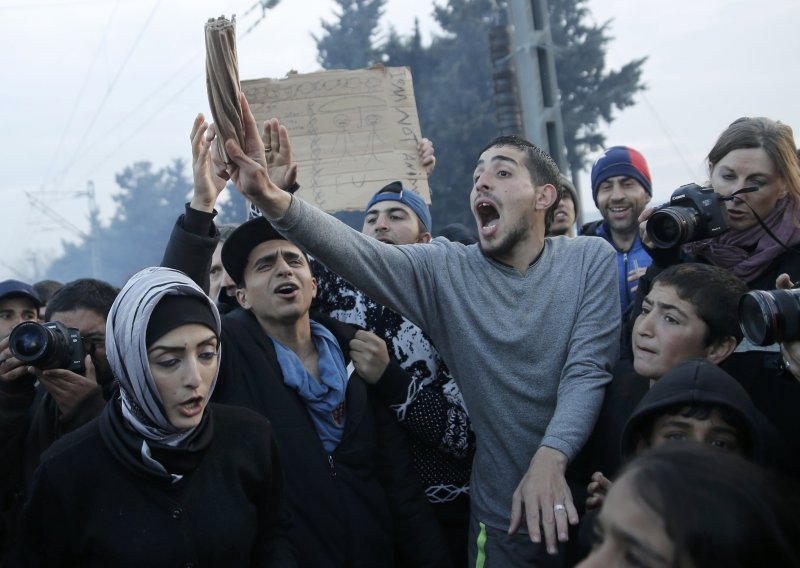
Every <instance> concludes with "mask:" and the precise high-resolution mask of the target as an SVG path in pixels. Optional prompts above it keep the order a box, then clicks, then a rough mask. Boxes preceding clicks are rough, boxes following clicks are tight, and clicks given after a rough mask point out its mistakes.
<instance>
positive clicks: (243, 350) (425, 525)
mask: <svg viewBox="0 0 800 568" xmlns="http://www.w3.org/2000/svg"><path fill="white" fill-rule="evenodd" d="M213 217H214V213H213V205H212V206H211V207H210V208H209V207H205V206H203V205H201V204H200V203H199V201H198V200H197V199H194V200H193V201H192V203H191V204H190V205H189V206H187V208H186V214H185V215H184V216H182V217H181V218H180V219H179V220H178V223H177V225H176V227H175V229H174V231H173V235H172V239H171V242H170V245H169V246H168V248H167V252H166V254H165V257H164V264H165V265H167V266H172V267H176V268H181V269H182V270H184V271H186V272H187V273H189V275H190V276H191V277H192V278H194V279H195V280H196V281H198V282H202V281H203V279H204V277H207V270H205V265H206V264H207V262H208V261H210V257H211V252H213V248H214V241H215V239H214V235H215V230H214V227H213ZM222 262H223V265H224V266H225V270H226V271H227V272H228V274H229V275H230V276H231V278H232V279H233V280H234V281H235V282H236V285H237V290H236V298H237V300H238V303H239V306H240V307H239V308H236V309H234V310H233V311H231V312H230V313H228V314H226V315H224V316H223V318H222V341H221V342H222V345H223V347H222V359H221V363H220V379H219V382H218V386H217V390H216V391H215V392H214V400H215V401H217V402H223V403H227V404H233V405H238V406H244V407H247V408H250V409H252V410H255V411H256V412H259V413H260V414H262V415H263V416H266V417H267V418H268V419H269V420H270V421H271V422H272V425H273V428H274V435H275V440H276V444H277V446H278V452H279V457H280V460H281V464H282V467H283V470H284V472H285V478H286V494H287V499H288V501H289V504H290V505H291V508H292V512H293V514H294V527H293V538H294V541H295V545H296V549H297V551H298V561H299V565H300V566H314V567H316V566H342V567H345V566H347V567H351V566H364V567H367V566H431V567H432V566H447V565H448V558H447V552H446V551H447V549H446V546H445V544H444V540H443V537H442V535H441V532H440V529H439V527H438V525H437V523H436V521H435V520H434V517H433V514H432V512H431V509H430V506H429V504H428V503H427V501H426V499H425V496H424V493H423V491H422V487H421V485H420V484H419V481H418V478H417V476H416V475H415V472H414V470H413V466H412V460H411V455H410V452H409V449H408V443H407V440H406V439H405V434H404V433H403V432H402V430H400V427H399V426H398V424H397V422H396V420H395V419H394V417H393V416H392V415H391V413H390V411H389V410H388V409H386V408H385V406H384V405H382V404H381V403H380V402H379V401H378V399H377V398H376V395H375V394H374V392H373V391H372V390H371V389H370V388H369V387H368V386H367V385H366V383H365V381H364V378H370V379H373V380H375V379H377V378H379V377H381V376H384V375H386V374H391V373H397V372H402V370H401V369H400V367H399V365H398V364H397V362H396V361H394V360H386V359H384V358H381V357H377V356H373V357H369V356H366V357H365V356H363V355H361V356H358V357H354V359H355V360H354V361H353V362H351V361H350V358H351V357H350V355H351V348H352V347H351V344H350V342H351V340H353V338H354V337H355V335H356V332H357V331H358V330H357V328H355V327H353V326H350V325H347V324H343V323H340V322H337V321H335V320H333V319H330V318H327V317H324V316H315V317H314V319H312V316H311V314H310V306H311V302H312V300H313V298H314V297H315V295H316V292H317V283H316V280H315V279H314V277H313V274H312V273H311V269H310V266H309V262H308V258H307V257H306V256H305V254H304V253H303V252H301V251H300V249H299V248H297V247H296V246H295V245H294V244H292V243H291V242H289V241H287V240H285V238H284V237H282V236H281V235H280V234H279V233H277V232H276V231H275V230H274V229H273V228H272V226H271V225H270V224H269V222H268V221H267V220H266V219H264V218H257V219H252V220H250V221H248V222H246V223H244V224H243V225H241V226H240V227H239V228H237V229H236V230H235V231H234V232H233V233H232V234H231V235H230V237H229V238H228V240H227V241H225V244H224V245H223V248H222ZM359 333H365V332H363V331H362V332H359ZM354 368H355V371H354ZM353 371H354V372H353ZM362 377H364V378H362Z"/></svg>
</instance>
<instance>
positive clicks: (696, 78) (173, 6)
mask: <svg viewBox="0 0 800 568" xmlns="http://www.w3.org/2000/svg"><path fill="white" fill-rule="evenodd" d="M256 4H257V2H256V1H255V0H230V1H228V2H218V1H217V2H215V1H211V0H192V1H189V0H83V1H82V0H73V1H65V0H0V22H1V23H0V53H2V63H3V67H2V69H3V80H2V84H3V87H2V89H0V116H1V117H2V119H1V120H0V124H2V128H3V133H2V135H1V136H0V151H1V152H2V157H3V159H2V163H3V165H4V171H3V174H4V175H3V177H2V178H0V203H2V211H3V215H2V219H3V221H2V233H1V235H2V239H3V249H2V250H3V254H2V257H0V279H3V278H9V277H16V278H23V279H29V280H32V279H34V278H36V277H37V274H36V269H37V265H38V267H39V268H43V267H44V265H45V264H46V263H47V260H48V259H50V258H53V257H56V256H58V254H59V252H60V242H61V240H62V239H68V240H75V239H77V237H76V236H75V229H77V230H83V229H85V228H86V227H87V225H88V223H87V221H86V215H87V201H86V197H85V196H84V195H81V193H83V192H85V190H86V187H87V183H88V182H89V181H92V182H93V183H94V186H95V189H96V192H97V199H98V203H99V206H100V208H101V213H102V215H103V217H104V218H108V217H110V216H111V215H112V214H113V201H112V195H113V194H114V193H115V192H117V191H118V187H117V186H116V183H115V181H114V176H115V174H117V173H119V172H121V171H122V170H123V169H124V168H125V167H126V166H128V165H130V164H132V163H133V162H136V161H142V160H146V161H150V162H152V163H153V165H154V167H155V168H156V169H157V168H161V167H163V166H165V165H167V164H168V163H169V162H171V161H172V160H173V159H174V158H178V157H183V158H186V159H188V157H189V156H190V148H189V143H188V134H189V130H190V128H191V124H192V121H193V119H194V117H195V115H196V114H197V113H198V112H204V113H206V114H208V112H207V109H208V103H207V100H206V92H205V76H204V63H205V51H204V32H203V24H204V22H205V21H206V20H207V19H208V18H209V17H213V16H219V15H223V14H224V15H226V16H230V15H231V14H233V13H235V14H237V18H238V26H239V32H240V34H242V33H244V32H246V31H247V30H248V28H250V26H252V25H253V24H256V22H257V20H258V19H259V17H260V15H261V13H260V9H259V8H256V9H255V10H254V11H252V12H250V13H247V11H248V9H250V8H251V7H253V6H255V5H256ZM431 5H432V4H431V2H430V0H389V1H388V2H387V8H386V11H387V14H386V18H385V21H386V22H388V21H391V22H392V24H393V25H394V26H395V28H396V29H397V30H398V31H399V32H401V33H407V32H409V31H410V30H411V28H412V25H413V20H414V18H415V17H418V18H419V19H420V21H421V23H422V29H423V32H424V34H425V35H426V37H429V36H430V33H431V30H432V29H434V28H433V25H434V24H433V23H432V19H431V16H430V12H431ZM333 6H334V3H333V2H332V1H331V0H283V1H282V2H281V3H280V4H279V5H278V7H277V8H275V9H274V10H272V11H270V12H268V13H267V16H266V18H264V19H263V20H262V21H260V22H259V23H257V25H256V27H255V28H253V30H252V32H250V33H249V34H247V35H246V36H244V37H243V38H241V39H240V41H239V44H238V49H239V65H240V76H241V78H242V79H253V78H261V77H280V76H283V75H284V74H285V73H286V72H287V71H289V70H290V69H295V70H297V71H299V72H301V73H302V72H310V71H315V70H318V68H319V65H318V63H317V60H316V48H315V44H314V41H313V38H312V37H311V34H312V33H316V34H319V33H320V29H321V28H320V19H321V18H326V19H329V20H330V19H332V9H333ZM589 6H590V7H591V8H592V10H593V17H594V18H595V19H596V21H598V22H604V21H606V20H609V19H611V18H613V20H614V21H613V23H612V25H611V29H610V31H611V33H612V35H613V36H614V37H615V40H614V41H613V42H612V43H611V45H610V48H609V55H608V60H607V65H608V66H610V67H612V68H614V67H618V66H619V65H621V64H622V63H624V62H627V61H629V60H630V59H633V58H637V57H642V56H648V57H649V59H648V61H647V63H646V64H645V68H644V69H645V71H644V80H645V82H646V83H647V85H648V90H647V91H646V92H645V93H644V95H641V96H639V97H638V98H637V104H636V106H635V107H633V108H630V109H627V110H625V111H623V112H622V113H619V116H618V117H617V120H616V121H615V122H614V123H613V124H612V125H611V126H610V127H606V128H605V132H606V133H607V135H608V143H609V145H615V144H627V145H630V146H633V147H635V148H637V149H638V150H640V151H641V152H642V153H643V154H644V155H645V157H646V158H647V160H648V162H649V163H650V168H651V172H652V175H653V183H654V190H655V196H654V202H661V201H664V200H665V199H667V198H668V197H669V195H670V193H671V192H672V190H673V189H675V188H676V187H677V186H679V185H681V184H683V183H687V182H689V181H694V182H702V181H704V166H703V161H704V157H705V155H706V153H707V152H708V150H709V149H710V148H711V146H712V145H713V143H714V140H715V139H716V137H717V136H718V135H719V133H720V132H721V131H722V130H724V128H725V127H726V126H727V125H728V124H729V123H730V122H732V121H733V120H734V119H736V118H738V117H740V116H745V115H750V116H755V115H765V116H770V117H772V118H776V119H779V120H781V121H783V122H785V123H787V124H789V125H791V126H795V127H800V126H798V125H800V105H798V104H797V100H798V98H800V97H799V96H800V88H799V87H800V75H799V74H798V73H797V72H796V64H795V62H794V59H795V57H796V54H797V53H798V47H800V36H798V35H797V33H796V30H797V23H798V22H800V2H799V1H797V0H761V1H760V2H757V3H756V2H752V1H751V0H702V1H698V0H673V1H672V2H655V1H648V2H643V1H642V0H617V1H614V0H590V2H589ZM465 41H468V38H465ZM422 129H423V134H424V133H425V125H424V124H423V125H422ZM434 142H435V141H434ZM470 173H471V172H464V175H465V183H469V181H468V179H469V175H470ZM432 184H434V187H435V176H434V178H433V179H432ZM582 186H583V187H584V188H588V187H589V182H588V172H585V173H584V174H583V176H582ZM27 194H32V195H34V196H36V197H37V198H38V199H39V200H40V201H42V202H44V203H45V204H46V205H47V206H48V207H49V208H50V209H51V210H53V211H55V212H56V213H58V214H61V215H63V216H64V217H66V218H67V219H68V220H69V222H70V223H72V224H73V225H74V226H75V228H74V229H68V228H66V224H65V223H63V222H56V221H54V220H53V219H51V217H49V216H48V215H47V214H46V213H45V212H44V208H43V207H41V206H38V205H37V206H34V205H32V204H31V200H30V199H29V198H28V197H27ZM584 207H585V208H586V209H587V210H591V209H593V207H594V205H593V204H592V202H591V196H590V195H585V196H584ZM176 213H177V212H176ZM145 222H146V220H145ZM32 259H35V260H32ZM87 275H88V267H87Z"/></svg>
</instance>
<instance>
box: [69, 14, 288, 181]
mask: <svg viewBox="0 0 800 568" xmlns="http://www.w3.org/2000/svg"><path fill="white" fill-rule="evenodd" d="M279 2H280V0H259V1H258V2H256V4H254V5H253V6H251V7H250V8H249V9H248V10H247V11H245V14H244V15H245V16H246V15H247V14H249V13H251V12H252V11H253V10H254V9H255V8H257V7H259V6H261V8H262V16H261V17H260V18H259V19H258V20H257V21H256V22H255V23H254V24H253V25H251V26H250V27H249V28H248V29H247V30H246V31H245V32H243V33H240V34H239V35H238V38H237V39H238V41H242V40H243V39H244V38H245V37H247V36H248V35H249V34H250V33H251V32H252V31H253V29H254V28H255V27H256V26H257V25H258V24H259V23H260V22H261V21H263V20H264V17H265V14H266V10H269V9H271V8H274V7H275V6H277V4H278V3H279ZM159 3H160V1H159ZM156 7H157V6H156ZM154 10H155V9H154ZM151 16H152V13H151ZM140 36H141V34H140ZM202 54H203V50H202V49H201V50H198V51H197V52H195V53H194V54H193V55H192V56H191V57H189V58H188V59H187V60H186V62H185V63H184V64H183V65H181V66H180V67H179V69H186V68H187V67H188V66H189V64H190V63H191V62H193V61H194V60H195V59H196V58H197V57H198V56H200V55H202ZM120 72H121V71H120ZM179 75H180V71H179V72H178V73H173V74H171V75H170V77H169V78H168V79H167V80H166V81H164V82H162V83H161V84H160V85H159V86H158V87H156V88H155V89H154V90H153V91H152V92H150V93H149V94H148V95H147V96H145V97H143V98H142V100H141V101H140V102H139V103H137V104H136V105H135V106H134V110H132V111H131V112H129V113H127V114H125V115H124V116H123V118H122V119H120V120H119V121H117V122H116V123H115V124H114V125H113V126H111V127H110V128H108V129H107V130H106V131H105V132H104V133H103V134H102V135H101V136H100V137H99V138H97V139H96V140H94V141H93V142H92V143H91V144H89V145H88V147H85V139H86V138H87V136H88V130H87V133H86V134H85V135H84V137H83V140H82V141H81V144H80V146H79V148H78V150H77V151H76V152H75V155H74V156H73V158H72V160H70V163H69V166H68V167H67V168H66V169H65V170H64V171H63V172H61V176H64V175H66V173H67V172H68V171H69V169H71V167H72V165H73V164H74V163H75V162H76V161H77V160H78V159H80V158H79V154H80V152H81V151H85V150H87V149H89V148H93V147H95V146H97V145H98V144H99V143H100V142H102V141H103V140H105V139H106V138H107V137H108V136H109V135H111V134H112V133H114V132H116V131H117V130H118V129H119V127H120V126H122V125H123V124H125V123H126V122H128V121H129V120H131V119H132V118H134V117H135V116H136V115H137V114H138V113H141V112H142V111H143V109H144V105H145V103H147V102H151V101H152V100H153V98H154V97H155V96H156V95H158V94H159V93H161V92H162V91H163V90H164V89H165V88H166V87H167V86H168V85H169V84H170V83H171V82H173V81H174V80H175V79H176V78H177V77H178V76H179ZM201 75H202V71H201V72H198V73H195V74H194V75H193V76H192V77H191V78H190V79H189V81H188V82H186V83H185V84H184V85H183V86H182V87H180V88H179V89H178V90H177V91H175V92H173V93H172V94H171V95H169V96H168V97H167V100H168V101H170V100H174V99H175V97H177V96H178V95H180V94H181V93H183V92H184V91H186V90H187V89H188V88H189V87H190V86H191V85H192V84H193V83H194V82H195V81H196V80H197V79H198V78H199V77H200V76H201ZM118 76H119V74H118V75H117V77H118ZM115 81H116V79H115ZM109 92H110V91H109ZM107 95H108V93H107ZM104 102H105V100H104ZM165 109H166V106H164V105H163V104H159V105H158V107H157V109H156V110H155V111H154V112H153V113H151V114H150V115H149V116H148V117H147V118H145V119H144V120H143V121H141V122H139V123H138V125H137V132H139V131H141V127H142V126H145V125H147V124H149V123H150V122H152V121H153V120H154V119H155V118H156V117H158V116H159V115H160V114H161V113H162V112H163V111H164V110H165ZM97 116H98V114H95V119H96V118H97ZM93 122H94V121H93ZM133 138H135V135H134V136H129V137H126V138H125V139H124V140H123V141H122V142H120V143H119V144H117V145H116V146H115V147H114V148H113V149H112V150H111V151H110V152H108V153H106V154H105V156H104V157H103V159H102V160H100V161H98V162H97V164H96V165H95V166H93V167H92V168H91V169H90V170H89V171H88V173H87V174H86V175H85V176H81V177H80V178H78V179H84V178H86V177H89V176H90V175H91V173H92V172H94V171H95V170H96V169H97V168H98V167H99V166H100V165H102V164H103V163H104V162H105V161H106V160H107V159H109V158H110V157H111V156H113V155H114V154H116V153H117V152H118V151H119V150H120V149H122V148H123V147H124V146H125V145H126V144H128V143H129V142H130V141H131V140H132V139H133Z"/></svg>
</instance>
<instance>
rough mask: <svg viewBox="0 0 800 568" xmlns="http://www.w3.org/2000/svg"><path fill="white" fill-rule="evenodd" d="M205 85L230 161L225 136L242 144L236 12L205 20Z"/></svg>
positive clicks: (223, 154)
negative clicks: (229, 15)
mask: <svg viewBox="0 0 800 568" xmlns="http://www.w3.org/2000/svg"><path fill="white" fill-rule="evenodd" d="M206 87H207V89H208V104H209V106H210V107H211V116H213V117H214V123H215V124H216V126H217V137H218V139H219V143H218V144H217V147H218V148H219V151H220V154H221V157H222V159H223V160H224V161H225V163H226V164H227V163H230V160H229V159H228V154H227V152H225V145H224V142H225V140H228V139H231V138H233V139H235V140H237V141H238V142H239V146H241V147H242V148H244V126H243V124H242V105H241V104H240V102H239V93H240V92H241V86H240V85H239V60H238V57H237V55H236V16H233V17H232V18H231V19H230V20H228V19H227V18H225V17H224V16H220V17H219V18H211V19H209V20H208V22H206Z"/></svg>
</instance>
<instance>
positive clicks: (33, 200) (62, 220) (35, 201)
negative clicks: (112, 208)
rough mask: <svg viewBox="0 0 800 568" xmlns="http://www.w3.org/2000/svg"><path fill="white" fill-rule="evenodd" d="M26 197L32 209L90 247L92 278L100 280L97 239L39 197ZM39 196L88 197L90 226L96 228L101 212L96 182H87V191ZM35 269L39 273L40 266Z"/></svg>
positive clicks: (29, 194)
mask: <svg viewBox="0 0 800 568" xmlns="http://www.w3.org/2000/svg"><path fill="white" fill-rule="evenodd" d="M25 195H26V196H27V198H28V202H29V203H30V204H31V207H34V208H35V209H38V210H39V211H41V212H42V213H44V214H45V215H46V216H47V217H49V218H50V219H52V220H53V221H55V222H56V223H57V224H58V225H60V226H61V227H62V228H64V229H66V230H68V231H69V232H70V233H72V234H74V235H77V236H78V237H80V238H81V239H83V240H84V242H86V243H87V244H88V245H89V256H90V261H91V263H92V277H93V278H100V277H101V276H100V251H99V250H98V249H97V238H96V237H93V236H92V235H91V234H89V233H87V232H86V231H84V230H83V229H81V228H79V227H78V226H76V225H75V224H74V223H72V221H70V220H69V219H67V218H66V217H64V216H63V215H61V214H60V213H59V212H58V211H56V210H55V209H53V208H52V207H50V206H49V205H48V204H47V203H45V202H44V201H43V200H42V199H40V197H37V196H36V195H34V194H33V193H31V192H26V193H25ZM39 195H40V196H41V197H46V196H48V195H53V196H58V197H86V198H87V200H88V202H89V222H90V226H94V225H95V224H97V223H98V217H99V214H100V210H99V208H98V207H97V201H96V200H95V191H94V182H92V181H89V182H87V184H86V191H75V192H72V193H61V192H41V193H40V194H39ZM35 268H36V270H37V271H38V266H35Z"/></svg>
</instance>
